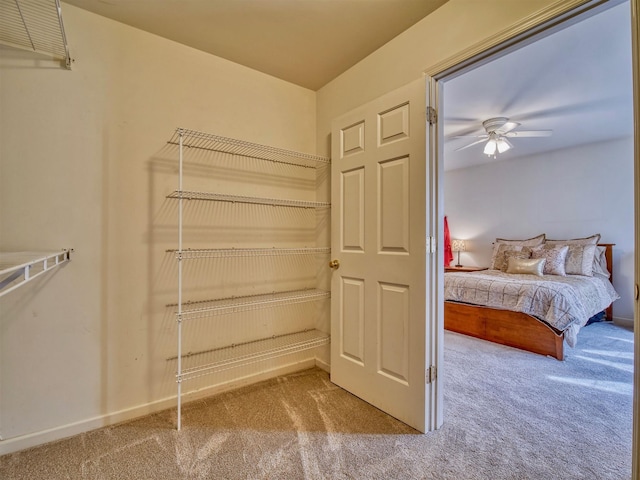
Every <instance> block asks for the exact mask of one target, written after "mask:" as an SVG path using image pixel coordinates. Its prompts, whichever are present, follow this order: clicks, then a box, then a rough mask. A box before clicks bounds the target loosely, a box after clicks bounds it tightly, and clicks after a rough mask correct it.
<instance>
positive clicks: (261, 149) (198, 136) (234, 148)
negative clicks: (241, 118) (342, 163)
mask: <svg viewBox="0 0 640 480" xmlns="http://www.w3.org/2000/svg"><path fill="white" fill-rule="evenodd" d="M180 135H182V145H183V146H184V147H187V148H199V149H202V150H209V151H214V152H222V153H229V154H232V155H238V156H242V157H250V158H258V159H261V160H267V161H270V162H275V163H285V164H287V165H296V166H298V167H305V168H317V167H318V166H319V165H327V164H329V163H331V161H330V160H329V159H328V158H326V157H321V156H318V155H310V154H308V153H300V152H294V151H292V150H284V149H282V148H276V147H270V146H267V145H260V144H258V143H251V142H246V141H244V140H237V139H235V138H227V137H221V136H219V135H213V134H211V133H204V132H198V131H195V130H188V129H186V128H177V129H176V131H175V132H174V134H173V136H172V137H171V139H170V140H169V142H168V143H169V144H171V145H179V144H180Z"/></svg>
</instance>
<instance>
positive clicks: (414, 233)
mask: <svg viewBox="0 0 640 480" xmlns="http://www.w3.org/2000/svg"><path fill="white" fill-rule="evenodd" d="M425 97H426V92H425V83H424V80H420V81H416V82H413V83H411V84H409V85H408V86H405V87H403V88H401V89H399V90H397V91H394V92H391V93H390V94H387V95H385V96H383V97H381V98H378V99H376V100H374V101H372V102H370V103H368V104H366V105H364V106H362V107H360V108H357V109H356V110H354V111H352V112H349V113H348V114H346V115H344V116H342V117H340V118H338V119H336V120H335V121H334V122H333V123H332V173H331V202H332V220H331V249H332V257H333V260H335V261H337V262H334V267H333V268H334V270H333V273H332V281H331V380H332V381H333V382H334V383H336V384H337V385H339V386H341V387H342V388H344V389H346V390H348V391H350V392H351V393H353V394H355V395H357V396H358V397H360V398H362V399H363V400H365V401H367V402H369V403H371V404H372V405H374V406H376V407H378V408H380V409H381V410H384V411H385V412H387V413H389V414H390V415H392V416H394V417H396V418H398V419H399V420H402V421H403V422H405V423H407V424H408V425H410V426H412V427H414V428H416V429H417V430H419V431H421V432H425V431H427V430H429V429H431V428H434V427H433V426H432V422H430V421H429V418H431V413H432V411H431V409H432V408H433V406H432V405H431V403H432V400H431V390H430V389H431V388H433V384H432V383H431V384H430V383H428V380H427V377H428V375H427V371H428V368H429V366H430V363H431V362H430V361H429V360H428V359H430V358H431V352H430V351H429V348H430V345H431V339H430V338H429V334H430V329H429V328H428V326H427V319H426V311H427V308H426V307H427V305H426V302H427V300H426V299H427V298H429V297H430V295H427V292H426V275H427V272H426V262H427V255H428V253H427V245H426V244H427V241H426V237H427V232H426V225H427V220H428V219H427V215H429V214H430V212H431V209H430V208H427V201H428V198H429V197H428V196H427V195H426V185H427V184H428V183H427V181H426V175H427V171H428V170H427V168H426V142H427V136H426V120H425V110H426V98H425ZM336 267H337V268H336Z"/></svg>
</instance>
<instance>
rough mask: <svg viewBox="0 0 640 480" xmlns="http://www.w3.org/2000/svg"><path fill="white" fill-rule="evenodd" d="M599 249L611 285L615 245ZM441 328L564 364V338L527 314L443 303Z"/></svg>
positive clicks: (609, 311)
mask: <svg viewBox="0 0 640 480" xmlns="http://www.w3.org/2000/svg"><path fill="white" fill-rule="evenodd" d="M599 245H600V246H602V247H605V248H606V250H605V255H606V259H607V268H608V269H609V272H610V273H611V277H610V279H611V281H613V246H614V245H615V244H614V243H600V244H599ZM612 310H613V308H612V305H609V307H607V309H606V310H605V317H606V319H607V320H611V319H612V318H613V317H612ZM444 328H445V329H446V330H450V331H452V332H457V333H462V334H465V335H470V336H472V337H476V338H480V339H483V340H488V341H490V342H495V343H500V344H502V345H508V346H510V347H515V348H520V349H522V350H527V351H529V352H533V353H539V354H542V355H550V356H552V357H555V358H557V359H558V360H564V334H563V333H562V332H558V331H557V330H554V329H553V328H551V327H550V326H549V325H547V324H546V323H544V322H541V321H540V320H538V319H537V318H535V317H532V316H531V315H527V314H526V313H519V312H512V311H509V310H497V309H495V308H489V307H483V306H477V305H469V304H465V303H456V302H447V301H445V302H444Z"/></svg>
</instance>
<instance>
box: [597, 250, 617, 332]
mask: <svg viewBox="0 0 640 480" xmlns="http://www.w3.org/2000/svg"><path fill="white" fill-rule="evenodd" d="M615 245H616V244H615V243H599V244H598V246H599V247H605V248H606V250H605V251H604V256H605V258H606V259H607V270H609V273H610V274H611V275H610V276H609V281H610V282H611V283H613V247H614V246H615ZM604 315H605V318H606V319H607V320H613V303H612V304H611V305H609V306H608V307H607V308H605V310H604Z"/></svg>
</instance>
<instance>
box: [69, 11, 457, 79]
mask: <svg viewBox="0 0 640 480" xmlns="http://www.w3.org/2000/svg"><path fill="white" fill-rule="evenodd" d="M64 1H65V3H69V4H72V5H75V6H77V7H80V8H83V9H85V10H88V11H91V12H94V13H97V14H99V15H102V16H105V17H108V18H111V19H113V20H117V21H119V22H122V23H125V24H128V25H131V26H133V27H136V28H139V29H141V30H145V31H148V32H151V33H154V34H156V35H159V36H161V37H165V38H168V39H171V40H174V41H176V42H179V43H182V44H184V45H188V46H191V47H194V48H197V49H199V50H203V51H205V52H209V53H212V54H214V55H216V56H219V57H222V58H226V59H227V60H231V61H233V62H235V63H239V64H241V65H245V66H247V67H250V68H252V69H254V70H258V71H260V72H264V73H267V74H269V75H272V76H275V77H278V78H281V79H283V80H287V81H289V82H292V83H295V84H297V85H300V86H303V87H306V88H309V89H311V90H318V89H319V88H320V87H322V86H323V85H325V84H326V83H328V82H329V81H331V80H333V79H334V78H335V77H337V76H338V75H340V74H341V73H342V72H344V71H345V70H347V69H349V68H350V67H351V66H353V65H354V64H356V63H357V62H359V61H360V60H362V59H363V58H365V57H366V56H367V55H369V54H370V53H372V52H374V51H375V50H377V49H378V48H379V47H381V46H382V45H384V44H385V43H387V42H388V41H389V40H391V39H392V38H394V37H396V36H397V35H398V34H400V33H402V32H403V31H404V30H406V29H407V28H409V27H410V26H411V25H413V24H415V23H416V22H418V21H419V20H421V19H422V18H424V17H425V16H426V15H428V14H429V13H431V12H433V11H434V10H436V9H437V8H438V7H440V6H441V5H443V4H444V3H446V2H447V0H64ZM62 13H63V16H64V6H63V12H62Z"/></svg>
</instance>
